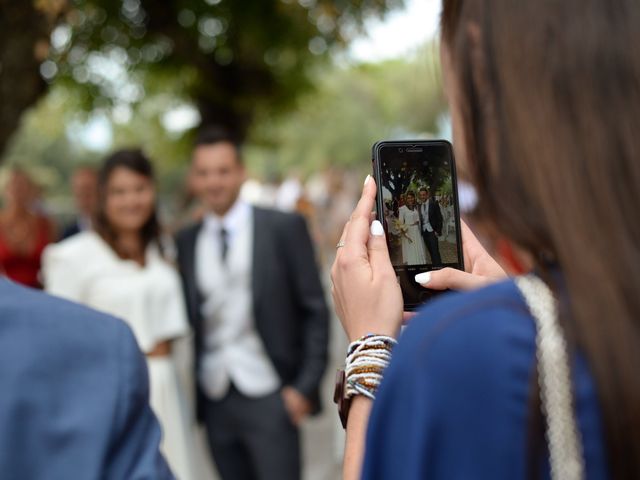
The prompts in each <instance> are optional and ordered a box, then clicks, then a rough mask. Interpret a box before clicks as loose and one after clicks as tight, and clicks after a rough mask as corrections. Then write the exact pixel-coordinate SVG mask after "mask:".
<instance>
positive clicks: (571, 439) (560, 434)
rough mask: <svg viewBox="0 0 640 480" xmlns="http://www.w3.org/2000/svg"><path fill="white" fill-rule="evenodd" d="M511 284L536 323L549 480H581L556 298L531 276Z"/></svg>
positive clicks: (579, 447) (581, 466)
mask: <svg viewBox="0 0 640 480" xmlns="http://www.w3.org/2000/svg"><path fill="white" fill-rule="evenodd" d="M515 284H516V286H517V287H518V289H519V290H520V293H521V294H522V296H523V297H524V299H525V302H526V304H527V306H528V307H529V310H530V311H531V315H532V316H533V318H534V320H535V323H536V332H537V334H536V355H537V358H538V382H539V384H540V398H541V401H542V411H543V413H544V415H545V417H546V423H547V425H546V427H547V428H546V436H547V443H548V446H549V462H550V465H551V478H552V479H554V480H560V479H562V480H582V479H583V478H584V460H583V452H582V441H581V438H580V430H579V429H578V428H577V422H576V417H575V412H574V410H573V403H574V402H573V396H572V383H571V370H570V367H569V359H568V354H567V343H566V341H565V338H564V336H563V334H562V330H561V328H560V324H559V322H558V313H557V312H558V307H557V302H556V299H555V297H554V296H553V293H552V292H551V290H550V289H549V287H548V286H547V285H546V284H545V283H544V282H543V281H542V280H541V279H540V278H538V277H537V276H535V275H532V274H530V275H526V276H521V277H517V278H516V279H515Z"/></svg>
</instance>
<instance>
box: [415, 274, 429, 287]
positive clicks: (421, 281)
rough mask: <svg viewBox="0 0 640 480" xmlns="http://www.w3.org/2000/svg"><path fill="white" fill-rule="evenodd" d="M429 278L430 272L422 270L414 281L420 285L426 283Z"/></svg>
mask: <svg viewBox="0 0 640 480" xmlns="http://www.w3.org/2000/svg"><path fill="white" fill-rule="evenodd" d="M429 280H431V272H422V273H419V274H417V275H416V282H417V283H419V284H420V285H426V284H427V283H429Z"/></svg>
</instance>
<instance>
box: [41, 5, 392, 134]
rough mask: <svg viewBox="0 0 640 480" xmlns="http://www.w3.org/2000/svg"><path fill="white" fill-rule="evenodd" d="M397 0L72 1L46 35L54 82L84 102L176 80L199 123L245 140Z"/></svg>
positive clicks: (89, 105) (106, 102) (90, 105)
mask: <svg viewBox="0 0 640 480" xmlns="http://www.w3.org/2000/svg"><path fill="white" fill-rule="evenodd" d="M403 3H404V2H403V0H386V1H385V0H300V1H294V0H242V1H239V0H162V1H161V0H142V1H141V0H123V1H122V2H120V1H113V0H75V1H73V2H71V5H72V6H71V8H70V9H69V11H68V12H67V14H66V16H65V17H64V20H63V21H62V22H61V23H60V24H59V26H58V27H57V28H56V30H55V31H54V34H53V37H52V38H53V40H54V41H53V44H54V45H53V47H54V48H53V55H52V59H53V60H54V61H55V63H56V66H57V72H56V75H55V81H56V82H61V83H63V84H65V85H67V86H69V85H73V86H75V87H77V89H78V92H79V93H78V95H79V97H80V98H81V100H82V102H83V104H84V106H85V108H86V109H89V110H91V109H95V108H112V107H117V106H118V105H122V104H129V105H131V104H135V103H138V102H140V101H142V99H143V98H144V92H145V90H146V89H147V88H151V89H153V85H152V84H153V83H154V79H155V78H156V76H163V75H169V76H172V77H174V78H179V79H181V83H182V85H181V90H180V91H181V93H182V94H183V95H185V96H186V97H187V98H189V99H191V100H192V101H193V103H194V104H195V105H196V106H197V108H198V109H199V111H200V115H201V117H202V120H203V121H204V122H206V123H210V122H217V123H224V124H226V125H228V126H229V127H230V128H232V129H235V131H236V132H237V133H238V135H240V136H241V137H243V136H244V135H245V133H246V131H247V129H248V128H249V126H250V125H251V123H252V120H253V118H254V115H255V114H256V113H258V112H267V111H268V112H270V114H274V113H276V112H281V111H283V110H285V109H287V108H288V107H290V106H291V105H292V104H293V102H294V101H295V98H296V96H297V94H298V93H299V92H302V91H305V90H306V89H308V88H309V87H310V86H311V85H312V83H313V82H312V79H311V78H310V77H309V70H310V68H311V67H313V66H315V65H318V64H323V63H324V61H325V60H326V58H327V54H328V53H329V52H330V51H332V50H335V49H339V48H340V47H341V46H343V45H345V44H346V43H347V41H348V40H349V37H350V36H351V35H353V33H355V32H357V31H358V30H359V28H360V27H361V26H362V23H363V21H364V19H365V18H368V17H370V16H372V15H378V16H382V15H383V14H385V13H386V12H387V11H388V10H389V9H391V8H394V7H397V6H401V5H402V4H403Z"/></svg>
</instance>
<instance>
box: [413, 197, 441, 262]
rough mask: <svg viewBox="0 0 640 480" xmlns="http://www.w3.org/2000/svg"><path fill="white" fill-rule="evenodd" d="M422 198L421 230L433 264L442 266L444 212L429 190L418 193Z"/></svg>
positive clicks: (420, 208)
mask: <svg viewBox="0 0 640 480" xmlns="http://www.w3.org/2000/svg"><path fill="white" fill-rule="evenodd" d="M418 195H419V198H420V207H419V210H418V211H419V212H420V226H421V227H420V228H421V230H422V238H423V239H424V243H425V245H426V246H427V250H429V255H431V263H432V264H433V266H434V267H439V266H441V265H442V259H441V258H440V247H439V245H438V237H439V236H440V235H442V212H441V211H440V206H439V205H438V202H437V201H436V199H435V198H432V197H431V196H430V195H429V190H427V189H426V188H424V187H423V188H421V189H420V191H419V192H418Z"/></svg>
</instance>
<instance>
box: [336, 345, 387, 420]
mask: <svg viewBox="0 0 640 480" xmlns="http://www.w3.org/2000/svg"><path fill="white" fill-rule="evenodd" d="M396 343H397V341H396V339H395V338H393V337H388V336H386V335H375V334H373V333H370V334H368V335H365V336H363V337H360V338H359V339H358V340H356V341H355V342H351V344H350V345H349V348H348V349H347V359H346V361H345V366H344V370H342V369H340V370H338V372H337V374H336V388H335V391H334V392H333V401H334V402H335V403H336V404H337V405H338V415H339V416H340V422H341V423H342V426H343V427H344V428H347V419H348V417H349V408H350V406H351V398H352V397H354V396H355V395H364V396H365V397H367V398H370V399H371V400H374V399H375V396H376V391H377V390H378V386H379V385H380V381H381V380H382V373H383V372H384V369H385V368H387V366H388V365H389V362H390V361H391V351H392V350H393V347H394V346H395V345H396Z"/></svg>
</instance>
